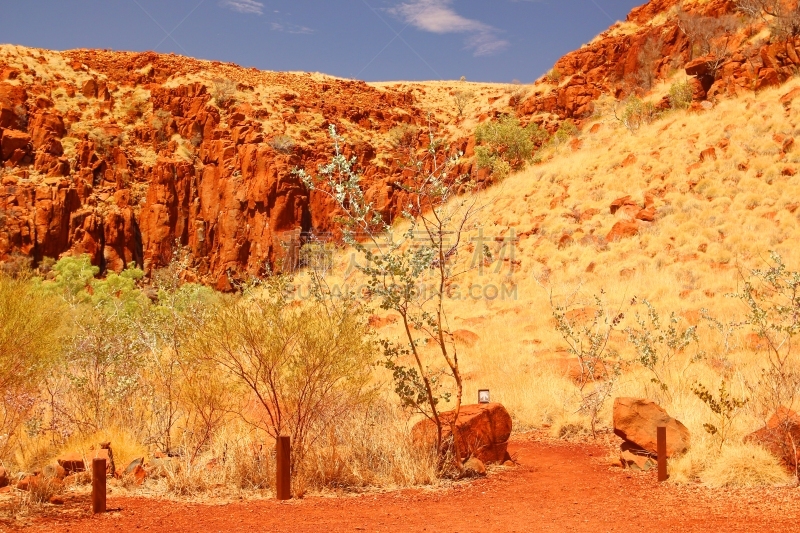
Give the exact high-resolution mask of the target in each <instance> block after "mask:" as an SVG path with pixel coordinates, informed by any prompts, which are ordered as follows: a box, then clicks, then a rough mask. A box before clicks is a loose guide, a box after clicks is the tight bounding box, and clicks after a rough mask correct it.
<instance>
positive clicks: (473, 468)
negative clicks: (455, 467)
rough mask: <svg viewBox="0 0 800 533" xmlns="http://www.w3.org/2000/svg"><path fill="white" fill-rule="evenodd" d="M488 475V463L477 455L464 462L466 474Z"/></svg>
mask: <svg viewBox="0 0 800 533" xmlns="http://www.w3.org/2000/svg"><path fill="white" fill-rule="evenodd" d="M485 475H486V465H485V464H483V461H481V460H480V459H478V458H477V457H470V458H469V459H467V462H466V463H464V476H466V477H483V476H485Z"/></svg>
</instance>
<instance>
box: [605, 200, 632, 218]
mask: <svg viewBox="0 0 800 533" xmlns="http://www.w3.org/2000/svg"><path fill="white" fill-rule="evenodd" d="M626 205H636V202H634V201H633V198H631V197H630V196H623V197H622V198H617V199H616V200H614V201H613V202H611V206H609V209H610V210H611V214H612V215H613V214H615V213H616V212H617V211H619V210H620V209H621V208H622V207H624V206H626Z"/></svg>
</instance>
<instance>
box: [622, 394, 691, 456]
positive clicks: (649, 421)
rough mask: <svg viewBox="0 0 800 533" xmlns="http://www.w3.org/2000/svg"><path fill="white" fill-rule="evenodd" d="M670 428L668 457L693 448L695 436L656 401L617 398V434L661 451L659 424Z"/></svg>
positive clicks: (653, 449) (627, 439) (641, 445)
mask: <svg viewBox="0 0 800 533" xmlns="http://www.w3.org/2000/svg"><path fill="white" fill-rule="evenodd" d="M659 426H666V428H667V457H672V456H674V455H679V454H682V453H684V452H685V451H686V450H688V449H689V445H690V443H691V435H690V434H689V430H688V429H687V428H686V426H684V425H683V424H682V423H681V422H680V421H678V420H676V419H674V418H672V417H671V416H669V414H667V412H666V411H665V410H664V409H662V408H661V407H660V406H659V405H658V404H656V403H655V402H651V401H649V400H644V399H641V398H616V399H615V400H614V433H615V434H616V435H617V436H619V437H621V438H622V439H624V440H625V441H628V442H630V443H633V444H634V445H636V446H637V447H639V448H641V449H643V450H646V451H647V452H649V453H651V454H655V453H657V452H658V442H657V440H656V439H657V436H658V433H657V432H658V429H657V428H658V427H659Z"/></svg>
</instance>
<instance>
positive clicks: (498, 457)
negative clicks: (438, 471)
mask: <svg viewBox="0 0 800 533" xmlns="http://www.w3.org/2000/svg"><path fill="white" fill-rule="evenodd" d="M439 416H440V417H441V420H442V423H443V427H442V445H443V446H448V445H451V444H449V441H451V440H452V435H451V432H450V423H451V421H452V420H453V416H454V412H453V411H448V412H446V413H440V415H439ZM456 427H457V429H458V443H459V450H460V455H461V459H462V460H466V459H468V458H470V457H474V458H476V459H479V460H480V461H482V462H483V463H503V462H505V461H506V460H508V459H510V456H509V455H508V439H509V438H510V437H511V416H510V415H509V414H508V411H507V410H506V408H505V407H503V406H502V405H501V404H499V403H488V404H479V405H462V406H461V411H460V412H459V415H458V421H457V422H456ZM411 434H412V436H413V437H414V441H415V442H417V443H420V444H423V445H425V446H433V445H434V444H435V442H436V424H434V423H433V422H432V421H431V420H428V419H425V420H422V421H420V422H418V423H417V424H416V425H415V426H414V427H413V429H412V430H411Z"/></svg>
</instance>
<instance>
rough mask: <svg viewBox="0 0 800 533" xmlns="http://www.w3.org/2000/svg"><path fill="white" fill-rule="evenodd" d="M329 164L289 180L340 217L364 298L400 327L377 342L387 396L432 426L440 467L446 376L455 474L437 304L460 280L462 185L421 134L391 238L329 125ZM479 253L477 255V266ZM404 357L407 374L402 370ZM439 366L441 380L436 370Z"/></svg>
mask: <svg viewBox="0 0 800 533" xmlns="http://www.w3.org/2000/svg"><path fill="white" fill-rule="evenodd" d="M330 135H331V138H332V139H333V144H334V157H333V160H332V161H331V163H330V164H328V165H325V166H323V167H321V168H320V169H319V175H318V176H316V177H312V176H310V175H309V174H307V173H306V172H305V171H303V170H298V171H297V174H298V175H299V176H300V177H301V179H302V180H303V181H304V183H305V184H306V185H307V186H308V187H309V189H312V190H319V191H321V192H322V193H323V194H326V195H328V196H330V197H331V198H332V199H333V200H334V201H335V202H336V204H337V206H338V207H339V209H340V210H341V212H342V213H343V215H344V216H343V217H342V220H343V224H344V240H345V242H346V243H347V244H348V245H350V246H352V247H353V248H354V249H355V250H356V252H357V253H358V254H359V255H360V256H361V257H362V258H363V263H362V264H357V268H358V270H359V271H360V272H361V274H363V275H364V276H365V277H366V279H367V286H368V290H369V293H370V296H371V297H372V298H375V299H377V301H378V303H379V305H380V307H381V308H382V309H386V310H393V311H395V312H397V313H398V314H399V315H400V317H401V319H402V325H403V331H404V333H405V342H404V343H401V344H395V343H393V342H391V341H388V340H384V341H383V346H384V355H385V365H386V367H387V368H389V369H390V370H391V371H392V372H393V375H394V379H395V390H396V391H397V393H398V394H399V395H400V397H401V399H402V401H403V403H404V405H406V406H410V407H413V408H414V409H416V410H418V411H419V412H420V413H422V414H424V415H425V416H426V417H427V418H428V419H429V420H431V421H433V423H434V424H435V426H436V432H437V437H436V449H437V450H438V452H439V453H440V454H441V455H440V457H441V461H442V462H441V463H440V464H441V465H442V466H445V462H444V458H445V455H446V450H447V447H445V446H443V442H442V428H443V422H442V418H441V416H440V410H439V409H440V407H439V404H440V402H441V400H442V399H447V398H448V397H447V396H446V395H443V394H441V393H440V391H439V388H438V387H439V385H440V384H441V381H440V380H439V378H440V377H442V376H444V375H447V376H448V377H449V378H451V379H452V383H453V385H454V388H455V398H454V399H455V409H454V413H453V417H452V419H451V420H450V432H451V435H452V436H453V442H452V447H453V452H454V453H453V463H452V464H453V466H454V468H455V469H456V471H457V472H459V473H460V472H461V471H462V465H461V461H460V457H461V456H460V450H459V439H458V428H457V426H456V423H457V421H458V416H459V413H460V410H461V400H462V394H463V378H462V376H461V369H460V363H459V353H458V347H457V345H456V343H455V340H454V338H453V330H452V326H451V324H450V318H449V316H448V314H447V312H446V310H445V306H444V300H445V297H446V293H447V289H448V287H449V286H450V284H451V283H453V281H454V280H455V279H456V278H457V277H458V276H459V275H460V274H462V273H463V271H458V270H457V260H458V258H459V253H460V252H461V250H462V248H463V246H464V242H463V239H464V234H465V231H467V230H468V229H469V227H470V225H471V224H472V223H473V220H474V218H475V216H476V214H477V212H478V211H479V209H478V207H477V206H476V203H475V200H474V199H470V198H455V191H456V190H457V189H458V188H459V187H460V186H461V185H462V184H464V179H462V178H461V177H458V176H452V175H451V172H452V169H453V167H454V165H455V163H456V161H457V159H458V158H459V157H460V154H455V155H453V156H451V157H447V156H444V155H443V154H442V152H443V145H442V143H441V142H439V141H437V140H436V139H435V138H434V136H433V133H432V132H430V133H429V140H430V142H429V145H428V147H427V150H426V152H425V155H424V156H423V157H421V158H417V157H416V154H415V153H413V152H412V153H411V154H410V156H411V159H412V162H411V165H410V167H411V168H413V169H414V170H415V173H414V175H413V176H412V177H411V178H410V179H409V180H408V181H407V182H405V183H404V184H402V186H401V187H402V189H403V190H404V192H406V194H407V195H408V196H407V197H408V205H406V206H405V209H404V211H403V219H404V221H405V223H406V224H407V225H408V229H406V230H405V231H403V232H402V234H399V235H398V232H396V231H395V230H394V229H393V228H392V226H391V225H389V224H388V223H387V222H386V221H385V220H384V218H383V216H382V215H381V214H380V213H379V212H378V211H377V210H376V209H375V207H374V206H373V205H372V204H371V203H369V202H368V201H367V200H366V198H365V193H364V190H363V189H362V186H361V176H360V175H359V173H358V172H357V170H356V169H355V168H354V164H355V158H353V159H347V158H346V157H344V155H342V152H341V148H340V147H341V143H342V142H343V139H342V137H340V136H339V135H338V134H337V133H336V129H335V127H333V126H331V128H330ZM484 253H485V251H484V250H479V251H478V255H480V261H481V262H482V261H483V257H484ZM427 342H433V345H434V347H435V353H436V356H435V357H430V356H427V355H426V353H425V352H424V351H423V350H422V346H423V345H424V344H426V343H427ZM407 357H410V358H411V359H412V360H413V361H414V364H413V366H412V367H407V366H405V365H404V360H405V359H406V358H407ZM442 365H444V370H445V373H444V374H442V373H440V370H439V368H440V367H441V366H442Z"/></svg>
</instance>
